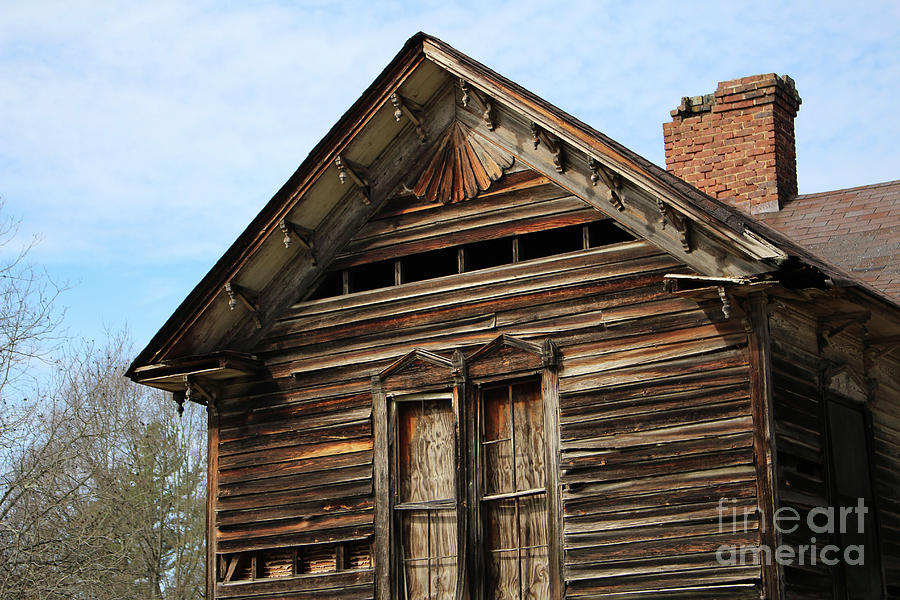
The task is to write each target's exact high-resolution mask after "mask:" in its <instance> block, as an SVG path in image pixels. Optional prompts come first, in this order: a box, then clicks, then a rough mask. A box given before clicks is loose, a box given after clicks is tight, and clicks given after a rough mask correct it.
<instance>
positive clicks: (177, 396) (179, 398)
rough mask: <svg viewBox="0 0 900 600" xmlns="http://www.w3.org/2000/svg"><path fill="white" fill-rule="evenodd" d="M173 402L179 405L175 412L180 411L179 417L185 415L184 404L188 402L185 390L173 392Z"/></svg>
mask: <svg viewBox="0 0 900 600" xmlns="http://www.w3.org/2000/svg"><path fill="white" fill-rule="evenodd" d="M172 400H174V401H175V404H176V405H177V406H176V407H175V410H176V411H178V416H181V415H183V414H184V403H185V401H187V392H185V391H183V390H179V391H177V392H172Z"/></svg>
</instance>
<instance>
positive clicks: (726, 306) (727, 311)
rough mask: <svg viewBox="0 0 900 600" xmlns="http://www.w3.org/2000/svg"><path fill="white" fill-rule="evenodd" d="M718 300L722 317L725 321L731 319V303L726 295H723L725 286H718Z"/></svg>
mask: <svg viewBox="0 0 900 600" xmlns="http://www.w3.org/2000/svg"><path fill="white" fill-rule="evenodd" d="M719 300H721V301H722V316H724V317H725V318H726V319H730V318H731V301H730V300H729V299H728V294H727V293H725V286H724V285H720V286H719Z"/></svg>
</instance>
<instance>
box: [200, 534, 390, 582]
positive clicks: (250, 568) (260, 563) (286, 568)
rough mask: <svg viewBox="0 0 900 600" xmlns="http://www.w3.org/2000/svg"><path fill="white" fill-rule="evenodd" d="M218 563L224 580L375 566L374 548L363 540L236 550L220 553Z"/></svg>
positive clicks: (350, 569) (221, 577)
mask: <svg viewBox="0 0 900 600" xmlns="http://www.w3.org/2000/svg"><path fill="white" fill-rule="evenodd" d="M217 566H218V573H217V578H218V581H220V582H222V583H229V582H232V581H256V580H260V579H276V578H279V577H292V576H296V575H317V574H322V573H336V572H338V571H355V570H360V569H371V568H372V548H371V544H370V542H368V541H366V540H363V541H357V542H346V543H342V544H314V545H309V546H294V547H288V548H272V549H268V550H257V551H255V552H235V553H232V554H221V555H219V559H218V561H217Z"/></svg>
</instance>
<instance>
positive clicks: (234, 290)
mask: <svg viewBox="0 0 900 600" xmlns="http://www.w3.org/2000/svg"><path fill="white" fill-rule="evenodd" d="M225 293H226V294H228V308H230V309H231V310H234V309H235V308H237V305H238V302H240V303H241V304H243V305H244V307H245V308H246V309H247V310H249V311H250V312H251V313H252V314H253V320H254V321H255V322H256V328H257V329H262V323H260V321H259V314H258V312H259V294H257V293H256V292H254V291H252V290H250V289H248V288H245V287H244V286H241V285H238V284H236V283H234V282H232V281H229V282H227V283H226V284H225Z"/></svg>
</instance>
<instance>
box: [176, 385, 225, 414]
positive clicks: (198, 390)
mask: <svg viewBox="0 0 900 600" xmlns="http://www.w3.org/2000/svg"><path fill="white" fill-rule="evenodd" d="M183 381H184V388H185V389H184V399H185V400H190V401H191V402H196V403H198V404H203V405H204V406H209V405H212V404H214V403H215V401H216V396H215V394H214V393H213V392H212V391H211V390H210V389H208V388H207V387H205V385H204V384H201V383H200V382H199V381H198V380H197V378H196V377H192V376H190V375H185V376H184V378H183ZM176 401H177V400H176ZM183 404H184V403H183V402H182V403H181V404H179V406H178V413H179V414H181V413H182V412H184V405H183Z"/></svg>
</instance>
